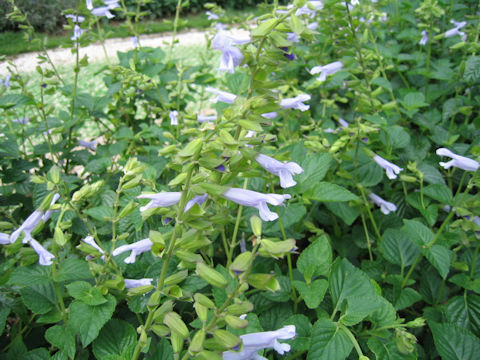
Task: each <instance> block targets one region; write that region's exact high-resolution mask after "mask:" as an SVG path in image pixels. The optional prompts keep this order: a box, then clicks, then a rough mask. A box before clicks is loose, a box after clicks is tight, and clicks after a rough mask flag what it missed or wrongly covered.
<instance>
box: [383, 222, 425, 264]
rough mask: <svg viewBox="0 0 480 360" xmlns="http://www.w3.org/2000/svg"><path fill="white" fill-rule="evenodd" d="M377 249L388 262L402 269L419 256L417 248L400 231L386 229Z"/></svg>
mask: <svg viewBox="0 0 480 360" xmlns="http://www.w3.org/2000/svg"><path fill="white" fill-rule="evenodd" d="M379 247H380V250H381V251H382V255H383V256H384V257H385V259H387V261H388V262H390V263H392V264H395V265H400V266H403V268H405V267H406V266H409V265H412V264H413V262H414V261H415V259H416V258H417V257H418V255H420V251H419V250H418V248H417V246H416V245H415V244H414V243H413V242H412V241H411V240H410V239H409V237H408V235H407V234H406V233H405V232H404V231H402V230H400V229H393V228H390V229H387V230H386V231H385V232H384V233H383V235H382V241H381V242H380V244H379Z"/></svg>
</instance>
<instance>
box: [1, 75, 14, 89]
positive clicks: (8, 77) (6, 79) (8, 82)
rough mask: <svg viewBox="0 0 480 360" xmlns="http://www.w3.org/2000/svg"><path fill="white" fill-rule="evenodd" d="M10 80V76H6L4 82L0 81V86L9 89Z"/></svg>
mask: <svg viewBox="0 0 480 360" xmlns="http://www.w3.org/2000/svg"><path fill="white" fill-rule="evenodd" d="M10 78H11V75H7V76H6V77H5V81H3V82H2V81H1V80H0V84H2V85H3V86H5V87H6V88H8V87H10Z"/></svg>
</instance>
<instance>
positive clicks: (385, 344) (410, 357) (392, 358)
mask: <svg viewBox="0 0 480 360" xmlns="http://www.w3.org/2000/svg"><path fill="white" fill-rule="evenodd" d="M367 344H368V347H369V348H370V350H372V352H373V353H374V354H375V356H376V358H377V359H378V360H380V359H381V360H415V359H417V356H416V354H415V353H411V354H403V353H401V352H400V351H398V347H397V344H396V342H395V340H394V339H381V338H378V337H371V338H369V339H368V342H367Z"/></svg>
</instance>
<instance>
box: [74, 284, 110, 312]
mask: <svg viewBox="0 0 480 360" xmlns="http://www.w3.org/2000/svg"><path fill="white" fill-rule="evenodd" d="M67 290H68V293H69V294H70V295H71V296H72V297H73V298H75V299H77V300H81V301H83V302H84V303H85V304H87V305H93V306H95V305H100V304H104V303H106V302H107V299H105V298H104V297H103V295H102V293H101V291H100V290H99V289H97V288H94V287H93V286H92V285H90V284H89V283H87V282H86V281H75V282H74V283H71V284H69V285H67Z"/></svg>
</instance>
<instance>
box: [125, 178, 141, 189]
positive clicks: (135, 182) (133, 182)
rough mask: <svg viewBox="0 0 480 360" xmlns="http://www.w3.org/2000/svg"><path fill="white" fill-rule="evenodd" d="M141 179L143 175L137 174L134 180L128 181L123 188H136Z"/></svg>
mask: <svg viewBox="0 0 480 360" xmlns="http://www.w3.org/2000/svg"><path fill="white" fill-rule="evenodd" d="M140 181H142V175H137V176H135V177H134V178H133V179H132V180H130V181H127V182H126V183H125V184H123V185H122V189H123V190H128V189H131V188H134V187H135V186H137V185H138V184H139V183H140Z"/></svg>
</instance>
